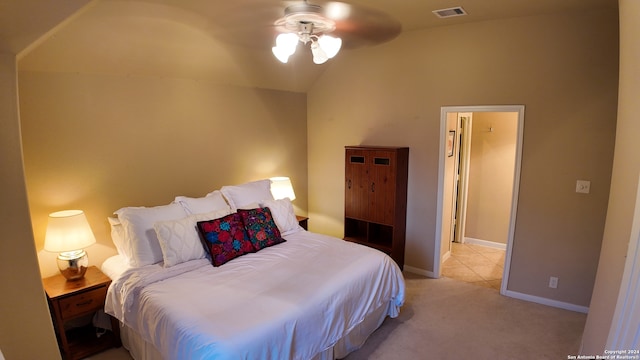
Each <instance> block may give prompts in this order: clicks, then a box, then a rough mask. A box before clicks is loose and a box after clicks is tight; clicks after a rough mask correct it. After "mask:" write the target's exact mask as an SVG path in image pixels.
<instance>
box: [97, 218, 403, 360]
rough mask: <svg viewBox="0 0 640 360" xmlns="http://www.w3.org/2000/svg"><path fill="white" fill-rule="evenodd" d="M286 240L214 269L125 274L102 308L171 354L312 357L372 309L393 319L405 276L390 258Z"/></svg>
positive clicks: (305, 238) (197, 265)
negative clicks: (383, 312)
mask: <svg viewBox="0 0 640 360" xmlns="http://www.w3.org/2000/svg"><path fill="white" fill-rule="evenodd" d="M286 239H287V242H285V243H282V244H279V245H276V246H273V247H270V248H267V249H263V250H261V251H260V252H257V253H254V254H248V255H244V256H241V257H239V258H236V259H234V260H232V261H230V262H228V263H226V264H224V265H223V266H221V267H217V268H216V267H213V266H212V265H211V264H210V262H209V261H208V260H193V261H189V262H186V263H183V264H180V265H177V266H174V267H171V268H167V269H165V268H163V267H162V266H161V265H158V264H156V265H149V266H145V267H142V268H138V269H128V270H125V271H124V272H121V274H119V276H118V277H117V279H116V280H114V281H113V283H112V285H111V287H110V288H109V292H108V294H107V301H106V306H105V310H106V312H107V313H109V314H111V315H113V316H115V317H116V318H118V319H119V320H120V321H122V322H123V323H124V324H125V325H126V326H129V327H131V328H132V329H133V330H135V331H136V332H137V333H138V334H140V335H141V336H142V337H143V339H145V340H146V341H148V342H150V343H152V344H153V345H154V346H155V347H156V348H157V349H158V350H159V351H160V352H161V353H162V354H163V356H164V357H165V358H167V359H258V358H259V359H311V358H313V357H314V356H316V355H317V354H319V353H321V352H323V351H325V350H326V349H328V348H331V347H332V346H333V345H334V344H335V343H336V342H337V341H338V340H340V339H341V338H342V337H344V336H345V335H346V334H348V333H349V332H350V330H351V329H353V328H355V327H357V326H358V325H359V324H360V323H361V322H362V321H363V320H364V319H365V318H366V317H367V316H368V315H369V314H372V313H374V312H375V311H376V310H379V309H380V308H384V309H385V312H386V314H387V315H389V316H391V317H395V316H397V315H398V312H399V308H400V307H401V306H402V304H403V302H404V279H403V277H402V273H401V272H400V269H399V268H398V266H397V265H396V264H395V262H393V260H391V258H389V257H388V256H386V255H384V254H382V253H381V252H379V251H377V250H374V249H370V248H367V247H364V246H361V245H357V244H353V243H349V242H346V241H343V240H340V239H337V238H333V237H329V236H325V235H321V234H316V233H311V232H307V231H299V232H296V233H294V234H290V235H288V236H287V237H286ZM115 267H117V266H115ZM117 272H119V271H115V272H114V274H115V273H117Z"/></svg>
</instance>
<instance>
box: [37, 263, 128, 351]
mask: <svg viewBox="0 0 640 360" xmlns="http://www.w3.org/2000/svg"><path fill="white" fill-rule="evenodd" d="M42 283H43V284H44V289H45V291H46V292H47V300H48V302H49V309H50V310H51V315H52V318H53V325H54V328H55V330H56V336H57V337H58V343H59V345H60V348H61V350H62V354H63V355H64V358H65V359H67V360H76V359H81V358H84V357H87V356H89V355H92V354H95V353H97V352H100V351H103V350H106V349H108V348H111V347H120V346H121V342H120V326H119V323H118V321H117V320H116V319H114V318H111V329H112V331H107V332H106V333H105V334H103V335H102V336H100V337H98V336H97V335H96V331H95V328H94V327H93V325H92V324H91V322H90V321H89V325H86V326H82V327H74V328H72V327H70V326H68V325H69V324H68V323H69V322H70V321H72V320H74V319H80V318H82V317H90V316H92V315H93V314H95V313H96V311H98V310H101V309H104V301H105V298H106V296H107V288H108V287H109V284H111V279H109V277H108V276H106V275H105V274H103V273H102V272H101V271H100V270H98V268H97V267H95V266H91V267H89V268H88V269H87V273H86V274H85V275H84V278H82V279H80V280H76V281H67V279H66V278H64V277H63V276H62V275H56V276H52V277H48V278H45V279H42Z"/></svg>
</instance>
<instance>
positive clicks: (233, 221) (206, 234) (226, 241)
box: [198, 213, 255, 266]
mask: <svg viewBox="0 0 640 360" xmlns="http://www.w3.org/2000/svg"><path fill="white" fill-rule="evenodd" d="M198 230H199V231H200V234H202V238H203V239H204V241H205V247H206V249H207V251H208V252H209V254H210V255H211V262H212V263H213V266H220V265H222V264H224V263H226V262H227V261H229V260H232V259H235V258H236V257H238V256H240V255H244V254H246V253H251V252H255V250H254V247H253V244H252V243H251V242H250V241H249V238H248V237H247V232H246V231H245V229H244V224H243V223H242V218H241V217H240V214H238V213H233V214H229V215H227V216H225V217H223V218H220V219H214V220H207V221H198Z"/></svg>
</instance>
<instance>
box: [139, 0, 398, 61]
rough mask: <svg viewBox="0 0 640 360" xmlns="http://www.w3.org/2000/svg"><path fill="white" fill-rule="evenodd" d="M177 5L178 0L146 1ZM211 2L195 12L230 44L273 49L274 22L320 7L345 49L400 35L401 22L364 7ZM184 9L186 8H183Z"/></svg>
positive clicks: (291, 1) (199, 3)
mask: <svg viewBox="0 0 640 360" xmlns="http://www.w3.org/2000/svg"><path fill="white" fill-rule="evenodd" d="M143 1H153V2H165V3H176V1H178V0H143ZM209 1H210V0H192V1H190V2H188V4H191V7H192V10H193V11H195V12H197V13H199V14H202V15H204V16H205V17H206V18H207V19H209V22H210V26H209V29H208V31H210V32H211V33H212V34H213V35H214V36H215V37H216V38H217V39H219V40H221V41H224V42H226V43H228V44H231V45H236V46H245V47H252V48H264V49H270V48H271V47H272V46H274V45H275V37H276V35H277V34H278V33H279V32H280V31H281V30H279V29H278V27H277V26H276V25H275V22H276V21H277V20H278V19H280V18H282V17H283V16H284V15H285V9H287V8H288V7H292V8H295V7H299V6H302V7H303V8H304V5H305V4H309V5H319V6H321V7H322V9H321V14H322V15H323V16H324V17H326V18H329V19H331V20H333V21H335V23H336V29H335V30H334V31H333V32H331V33H330V34H331V35H333V36H338V37H340V38H342V44H343V45H342V46H343V48H347V49H353V48H358V47H362V46H370V45H376V44H380V43H383V42H386V41H389V40H391V39H393V38H395V37H396V36H398V35H399V34H400V31H401V30H402V27H401V25H400V23H399V22H398V21H397V20H395V19H393V18H392V17H391V16H389V15H387V14H385V13H384V12H381V11H378V10H375V9H371V8H368V7H365V6H362V5H354V4H348V3H345V2H338V1H325V0H310V1H309V2H307V1H304V0H280V1H274V0H234V1H228V2H224V3H223V4H220V5H216V6H215V10H214V9H213V8H212V7H211V6H210V5H209ZM183 6H185V5H183Z"/></svg>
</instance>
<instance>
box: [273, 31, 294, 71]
mask: <svg viewBox="0 0 640 360" xmlns="http://www.w3.org/2000/svg"><path fill="white" fill-rule="evenodd" d="M297 46H298V36H297V35H296V34H293V33H284V34H280V35H278V37H277V38H276V46H274V47H272V48H271V51H272V52H273V55H274V56H275V57H276V58H277V59H278V60H280V62H282V63H285V64H286V63H287V61H289V57H290V56H291V55H293V53H295V52H296V47H297Z"/></svg>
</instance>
